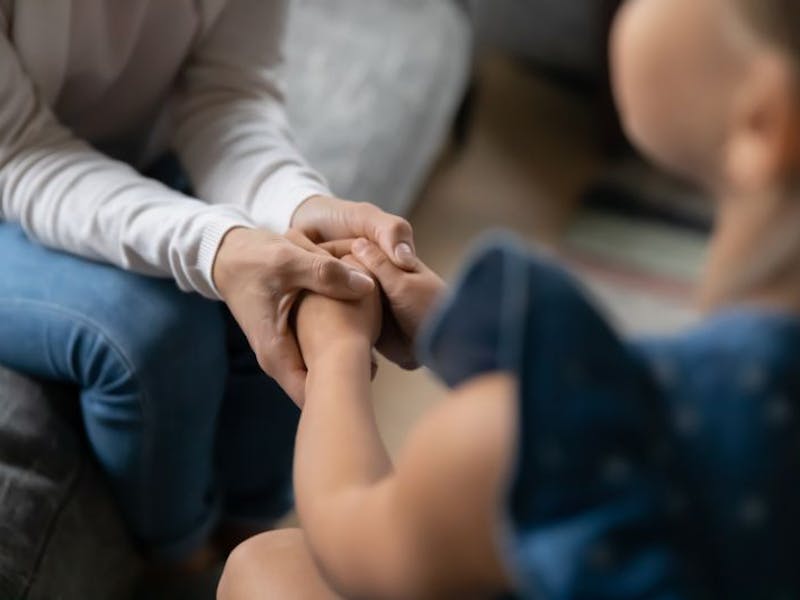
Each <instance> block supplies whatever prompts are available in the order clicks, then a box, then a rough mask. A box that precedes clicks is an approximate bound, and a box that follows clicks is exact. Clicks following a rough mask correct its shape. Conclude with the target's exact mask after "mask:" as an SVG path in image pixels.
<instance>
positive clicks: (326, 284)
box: [293, 252, 375, 300]
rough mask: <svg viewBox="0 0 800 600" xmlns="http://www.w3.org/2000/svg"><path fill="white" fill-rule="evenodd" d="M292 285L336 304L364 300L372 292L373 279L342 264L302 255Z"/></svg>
mask: <svg viewBox="0 0 800 600" xmlns="http://www.w3.org/2000/svg"><path fill="white" fill-rule="evenodd" d="M293 283H294V285H295V286H296V287H298V288H302V289H306V290H310V291H312V292H316V293H318V294H322V295H323V296H328V297H330V298H336V299H338V300H355V299H357V298H363V297H364V296H366V295H367V294H369V293H371V292H372V291H373V290H374V289H375V282H374V281H373V279H372V277H370V276H369V275H367V274H366V273H364V272H363V271H360V270H359V269H357V268H355V267H351V266H349V265H347V264H345V263H344V262H342V261H341V260H338V259H336V258H333V257H332V256H327V255H324V254H312V253H310V252H303V253H302V254H301V255H300V256H299V257H298V259H297V260H296V262H295V265H294V281H293Z"/></svg>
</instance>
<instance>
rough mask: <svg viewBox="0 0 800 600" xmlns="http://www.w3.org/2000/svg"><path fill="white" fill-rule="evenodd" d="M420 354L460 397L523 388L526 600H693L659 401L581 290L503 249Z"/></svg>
mask: <svg viewBox="0 0 800 600" xmlns="http://www.w3.org/2000/svg"><path fill="white" fill-rule="evenodd" d="M420 346H421V348H420V350H421V352H420V356H421V357H423V360H424V362H425V363H426V364H427V366H429V367H430V368H431V369H432V370H433V371H434V372H436V373H437V374H438V375H439V376H440V377H441V378H442V379H443V380H444V381H445V382H446V383H447V384H448V385H450V386H454V385H457V384H459V383H461V382H463V381H465V380H467V379H469V378H471V377H474V376H476V375H479V374H481V373H487V372H491V371H507V372H510V373H513V374H515V375H516V377H517V379H518V382H519V388H518V389H519V436H518V439H519V442H518V448H517V456H516V465H515V469H514V476H513V478H512V480H511V481H509V482H508V495H507V505H506V515H507V521H508V522H507V525H508V527H507V535H506V536H505V540H504V548H503V552H504V555H505V558H506V560H507V564H508V567H509V570H510V572H511V573H513V575H514V577H515V579H516V581H517V583H518V586H519V590H520V596H521V597H523V598H546V599H550V598H554V599H555V598H558V599H561V598H564V599H566V598H570V599H574V598H587V599H588V598H592V599H595V600H601V599H604V598H608V599H609V600H610V599H612V598H613V599H615V600H620V599H625V598H664V599H666V598H683V597H685V596H684V594H683V593H682V591H681V590H683V589H684V587H685V586H684V583H683V582H684V573H683V571H682V568H681V565H680V561H679V560H678V554H677V552H676V550H675V543H676V542H675V540H674V539H673V536H672V535H671V531H672V530H673V527H672V525H673V524H672V523H671V521H670V516H669V513H668V507H667V506H666V504H665V501H664V499H665V498H667V497H669V494H668V491H669V489H670V487H671V485H672V483H671V477H670V475H669V469H668V468H666V467H665V466H663V465H660V463H659V460H658V458H657V453H658V449H659V446H660V444H661V443H662V442H663V441H664V440H663V438H664V436H665V435H666V434H665V433H664V432H665V431H666V427H665V426H664V423H663V417H662V416H661V415H660V411H659V408H658V407H659V402H658V401H657V396H658V392H657V390H656V388H655V386H654V384H653V382H652V381H651V380H650V378H649V375H648V372H647V370H646V369H645V368H644V367H643V366H642V365H641V363H640V362H639V360H637V358H635V357H634V356H633V355H632V354H630V353H629V351H628V348H627V346H626V345H625V344H624V343H623V342H622V341H621V340H620V339H619V338H618V337H617V335H616V334H615V333H614V332H613V331H612V329H611V328H610V327H609V326H608V325H607V323H606V321H605V319H604V318H603V317H602V316H601V315H600V313H599V312H598V311H597V310H596V309H595V308H594V307H593V306H592V305H591V303H590V302H588V301H587V299H586V295H585V294H584V293H583V292H582V290H581V289H580V287H579V286H578V284H577V283H576V282H574V281H573V280H572V279H571V278H570V277H569V276H568V275H567V274H566V273H565V272H563V271H562V270H561V269H560V268H559V267H557V266H556V265H554V264H553V263H552V262H551V261H549V260H547V259H544V258H542V257H539V256H535V255H530V254H528V253H526V252H525V251H524V250H522V249H521V248H520V247H519V246H518V245H517V244H516V243H514V242H512V241H509V240H507V239H493V240H490V241H488V242H487V243H484V244H483V245H481V246H480V248H479V249H478V251H477V252H476V253H475V254H474V256H473V258H472V259H471V260H470V261H469V263H468V266H467V267H466V269H465V270H464V272H463V274H462V275H461V277H460V279H459V281H458V283H457V284H456V286H455V289H454V291H453V292H452V293H451V295H450V296H449V298H448V299H447V300H446V301H445V303H444V305H443V306H442V307H441V308H440V309H439V311H438V312H437V313H436V314H435V315H434V316H433V317H432V319H431V321H430V322H429V323H428V326H427V328H426V332H425V333H424V335H423V336H422V337H421V340H420Z"/></svg>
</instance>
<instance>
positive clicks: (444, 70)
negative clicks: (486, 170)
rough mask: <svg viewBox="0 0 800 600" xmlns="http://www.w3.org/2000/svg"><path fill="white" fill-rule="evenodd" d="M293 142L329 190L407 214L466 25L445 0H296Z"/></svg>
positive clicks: (445, 120) (460, 85)
mask: <svg viewBox="0 0 800 600" xmlns="http://www.w3.org/2000/svg"><path fill="white" fill-rule="evenodd" d="M293 6H294V11H293V14H292V17H291V29H290V35H289V44H288V49H287V51H288V60H289V65H290V69H289V73H288V78H289V81H288V83H289V107H290V110H289V113H290V119H291V120H292V123H293V124H294V125H295V130H296V132H297V143H298V145H299V146H300V148H301V149H302V150H303V151H304V153H305V154H306V156H308V158H309V159H310V161H311V163H312V164H313V165H314V166H315V167H317V169H319V170H320V171H321V172H322V174H323V175H325V177H326V178H327V179H328V181H329V183H330V185H331V186H332V188H333V191H334V192H335V193H336V194H339V195H340V196H343V197H348V198H351V199H353V200H366V201H369V202H373V203H375V204H378V205H380V206H381V207H382V208H384V209H385V210H388V211H391V212H395V213H397V214H404V213H406V212H407V211H408V210H409V208H410V205H411V202H412V200H413V198H414V197H415V196H416V193H417V192H418V190H419V188H420V186H421V184H422V183H423V180H424V178H425V175H426V174H427V170H428V169H429V168H430V165H431V164H432V162H433V159H434V157H435V155H436V153H437V152H438V151H439V149H440V147H441V145H442V142H443V140H444V138H445V136H446V134H447V132H448V130H449V127H450V123H451V118H452V115H453V114H454V112H455V110H456V108H457V105H458V104H459V102H460V99H461V97H462V94H463V92H464V89H465V87H466V83H467V78H468V75H469V71H470V64H471V57H472V50H471V48H472V33H471V28H470V22H469V19H468V15H467V13H466V11H465V10H463V9H462V8H461V6H460V3H459V2H453V1H449V0H295V2H294V4H293Z"/></svg>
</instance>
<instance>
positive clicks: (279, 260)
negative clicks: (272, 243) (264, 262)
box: [271, 244, 295, 267]
mask: <svg viewBox="0 0 800 600" xmlns="http://www.w3.org/2000/svg"><path fill="white" fill-rule="evenodd" d="M294 256H295V252H294V249H293V248H292V247H290V246H289V244H279V245H277V246H276V247H275V248H274V249H273V250H272V257H271V258H272V262H273V263H274V264H275V265H277V266H278V267H286V266H288V265H289V264H291V263H292V261H293V260H294Z"/></svg>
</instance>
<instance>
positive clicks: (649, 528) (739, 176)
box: [219, 0, 800, 600]
mask: <svg viewBox="0 0 800 600" xmlns="http://www.w3.org/2000/svg"><path fill="white" fill-rule="evenodd" d="M798 30H800V4H798V3H797V2H796V0H629V2H628V3H627V5H626V6H625V7H624V8H623V9H622V10H621V12H620V14H619V16H618V18H617V21H616V24H615V31H614V44H613V52H612V54H613V56H612V60H613V67H614V87H615V92H616V95H617V99H618V102H619V106H620V109H621V113H622V116H623V120H624V123H625V125H626V128H627V130H628V132H629V134H630V136H631V137H632V139H633V140H634V141H635V142H636V143H637V144H638V145H639V147H640V148H641V149H642V150H643V151H645V152H646V153H648V154H649V155H651V156H652V157H653V158H654V159H655V160H657V161H658V162H660V163H662V164H663V165H665V166H666V167H668V168H670V169H671V170H673V171H676V172H679V173H682V174H684V175H686V176H689V177H690V178H692V179H693V180H695V181H697V182H699V183H701V184H703V185H704V186H705V187H706V188H707V189H708V190H709V192H711V193H712V194H713V195H714V196H715V198H716V209H717V227H716V230H715V232H714V235H713V240H712V245H711V253H710V260H709V264H708V270H707V273H706V276H705V277H704V279H703V281H702V283H701V285H700V290H699V297H700V301H701V304H702V306H703V307H704V308H705V310H706V311H707V313H708V317H707V319H706V320H705V322H703V323H702V324H701V325H699V326H698V327H697V328H695V329H694V330H692V331H689V332H687V333H683V334H681V335H677V336H674V337H669V338H663V339H656V340H644V341H636V342H626V341H623V340H621V339H620V338H619V337H618V336H617V335H616V334H615V333H614V332H613V331H612V330H611V328H610V327H609V326H608V325H607V324H606V322H605V321H604V320H603V318H602V317H601V316H600V315H599V313H598V311H597V310H595V309H594V308H593V307H592V305H591V304H590V303H589V302H588V301H587V300H586V299H585V295H584V294H583V292H582V291H581V290H580V288H579V286H577V285H576V283H575V282H574V281H573V280H572V279H571V278H570V277H569V276H568V275H567V274H566V273H564V272H563V271H562V270H561V269H559V268H558V267H557V266H555V265H554V264H552V263H551V262H549V261H547V260H545V259H542V258H540V257H538V256H530V255H526V254H525V253H524V252H523V251H522V250H521V249H520V248H518V247H517V246H516V245H514V244H513V243H510V242H506V241H496V242H490V243H489V244H487V245H485V246H484V247H483V248H482V249H481V250H479V251H478V252H477V254H476V255H475V257H474V258H473V259H472V260H471V261H470V263H469V266H468V267H467V269H466V271H465V273H464V275H462V277H461V279H460V281H459V283H458V284H457V285H456V286H455V290H454V291H453V292H452V293H451V294H450V296H449V298H448V299H447V300H446V301H445V303H444V306H442V307H440V308H439V309H438V310H437V311H436V313H435V315H434V316H433V318H432V320H430V321H429V323H428V325H427V328H426V329H425V330H424V331H423V333H422V334H421V340H419V347H420V348H421V354H422V358H423V359H424V362H425V364H427V365H428V366H429V367H430V368H432V369H433V370H434V371H435V372H437V373H438V374H439V375H440V376H441V377H442V378H443V379H444V380H445V381H446V382H447V383H448V384H449V385H450V386H452V387H453V391H452V393H451V394H450V397H449V398H448V399H447V400H445V401H444V402H443V403H442V405H440V406H438V407H437V408H435V409H434V410H432V411H431V412H430V414H428V415H426V416H425V417H424V418H423V419H422V422H421V423H420V424H419V425H418V427H417V428H416V429H415V430H414V431H413V432H412V433H411V436H410V438H409V440H408V443H407V444H406V447H405V449H404V451H403V452H402V454H401V456H400V458H399V461H398V463H397V465H396V466H392V465H391V463H390V461H389V459H388V457H387V454H386V451H385V449H384V447H383V445H382V443H381V440H380V438H379V436H378V432H377V429H376V426H375V420H374V415H373V411H372V407H371V404H370V394H369V375H370V348H371V346H372V345H373V343H374V342H375V341H376V339H377V337H378V335H379V332H380V330H381V310H380V304H379V302H378V300H377V299H375V298H373V299H372V300H371V301H362V302H360V303H341V302H336V301H332V300H329V299H325V298H322V297H319V296H314V295H311V296H308V297H307V298H306V299H305V300H304V301H303V303H302V304H301V306H300V308H299V313H298V315H297V327H298V335H299V341H300V344H301V348H302V351H303V355H304V357H305V360H306V363H307V365H308V368H309V375H308V380H307V384H306V403H305V408H304V412H303V416H302V418H301V425H300V431H299V434H298V438H297V451H296V452H297V453H296V457H295V487H296V495H297V507H298V512H299V516H300V520H301V522H302V526H303V529H302V531H280V532H275V533H271V534H266V535H264V536H261V537H259V538H255V539H253V540H251V541H249V542H246V543H245V544H244V545H243V546H241V547H240V548H239V549H238V550H237V551H235V553H234V555H233V556H232V558H231V559H230V561H229V564H228V566H227V570H226V574H225V576H224V577H223V580H222V582H221V585H220V590H219V595H220V597H221V598H224V599H225V600H230V599H240V598H241V599H246V598H287V599H289V598H333V597H346V598H371V599H372V598H398V599H409V598H483V597H486V598H491V597H498V596H502V595H504V594H513V595H514V596H515V597H521V598H590V599H602V598H614V599H617V598H689V597H700V598H706V597H709V598H796V597H800V569H798V568H797V564H796V557H797V556H798V555H800V508H798V507H800V428H798V423H797V420H796V419H797V415H796V413H797V400H798V398H800V314H799V312H800V252H798V250H800V248H798V245H799V244H798V240H800V204H798V197H797V193H798V190H796V189H794V182H795V179H796V178H797V176H798V174H800V146H798V134H800V122H799V121H800V95H798V90H797V83H798V74H800V70H798V69H800V42H798V41H797V40H798V39H800V38H798V37H797V36H796V35H795V34H796V32H797V31H798ZM352 251H353V254H354V256H355V258H356V259H357V260H358V261H359V262H360V263H361V264H362V265H363V266H364V267H365V268H366V269H368V270H369V271H370V272H371V273H372V274H373V275H374V276H375V277H376V279H377V280H378V281H379V282H380V283H381V285H382V287H383V290H384V293H385V294H386V296H387V298H388V302H389V306H390V307H391V308H392V309H393V319H394V321H392V323H393V324H394V325H399V326H400V327H401V328H402V329H403V330H404V331H405V332H406V333H407V334H408V335H409V336H410V337H415V336H416V334H417V331H418V327H419V323H420V320H421V319H422V316H423V315H424V314H425V313H426V312H427V309H428V306H429V305H430V303H431V302H432V299H433V298H434V297H436V296H437V295H438V294H439V290H440V289H441V283H440V282H439V280H438V279H437V278H436V277H435V276H434V275H433V274H432V273H430V272H429V271H428V270H427V269H425V268H424V267H423V266H422V265H419V266H418V268H417V270H416V272H414V273H404V272H401V271H399V270H397V269H396V268H394V267H392V266H391V265H390V263H388V262H387V260H386V259H385V258H384V256H383V255H382V253H381V252H380V251H379V250H378V249H377V247H375V246H374V245H373V244H371V243H368V242H365V241H363V240H359V241H357V242H356V243H354V244H353V246H352ZM348 260H352V259H348Z"/></svg>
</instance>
